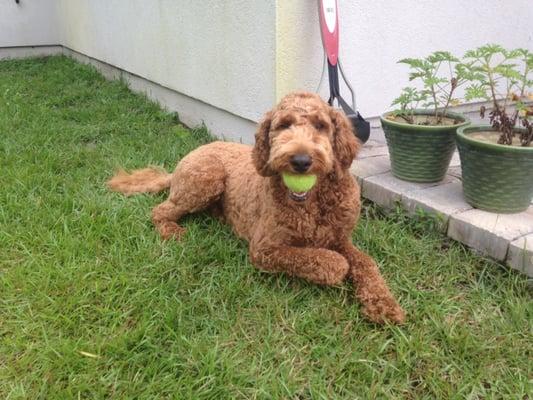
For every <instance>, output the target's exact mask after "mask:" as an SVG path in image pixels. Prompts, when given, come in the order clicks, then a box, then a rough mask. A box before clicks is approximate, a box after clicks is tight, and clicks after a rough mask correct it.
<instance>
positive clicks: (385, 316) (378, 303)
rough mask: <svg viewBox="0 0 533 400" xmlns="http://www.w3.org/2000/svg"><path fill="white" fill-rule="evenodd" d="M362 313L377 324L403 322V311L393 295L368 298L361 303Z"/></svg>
mask: <svg viewBox="0 0 533 400" xmlns="http://www.w3.org/2000/svg"><path fill="white" fill-rule="evenodd" d="M362 311H363V314H364V315H365V316H366V317H367V318H369V319H370V320H372V321H373V322H376V323H378V324H384V323H386V322H392V323H395V324H402V323H403V322H405V311H404V310H403V309H402V308H401V307H400V305H399V304H398V303H397V302H396V300H394V298H393V297H389V296H385V297H375V298H371V299H368V300H367V301H366V302H365V304H364V305H363V310H362Z"/></svg>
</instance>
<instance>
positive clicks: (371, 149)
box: [357, 140, 389, 159]
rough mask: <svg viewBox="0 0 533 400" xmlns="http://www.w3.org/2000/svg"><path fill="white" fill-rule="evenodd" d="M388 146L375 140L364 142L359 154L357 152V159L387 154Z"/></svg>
mask: <svg viewBox="0 0 533 400" xmlns="http://www.w3.org/2000/svg"><path fill="white" fill-rule="evenodd" d="M388 155H389V148H388V147H387V145H384V144H383V143H380V142H377V141H375V140H369V141H368V142H366V143H365V145H364V146H363V147H361V150H360V151H359V154H357V158H358V159H363V158H368V157H376V156H388Z"/></svg>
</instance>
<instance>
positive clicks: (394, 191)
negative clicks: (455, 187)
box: [362, 171, 451, 208]
mask: <svg viewBox="0 0 533 400" xmlns="http://www.w3.org/2000/svg"><path fill="white" fill-rule="evenodd" d="M450 179H451V177H446V178H445V179H444V181H443V182H436V183H417V182H407V181H402V180H401V179H398V178H395V177H394V176H393V175H392V173H391V172H390V171H389V172H386V173H383V174H379V175H374V176H370V177H367V178H366V179H364V181H363V189H362V193H363V196H364V197H365V198H367V199H369V200H371V201H373V202H374V203H377V204H378V205H380V206H381V207H385V208H393V207H394V206H395V203H396V202H399V201H401V199H402V196H403V195H406V194H407V193H410V192H413V191H417V190H421V189H425V188H429V187H432V186H437V185H439V184H442V183H447V182H450Z"/></svg>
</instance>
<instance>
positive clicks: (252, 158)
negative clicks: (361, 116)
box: [108, 93, 404, 323]
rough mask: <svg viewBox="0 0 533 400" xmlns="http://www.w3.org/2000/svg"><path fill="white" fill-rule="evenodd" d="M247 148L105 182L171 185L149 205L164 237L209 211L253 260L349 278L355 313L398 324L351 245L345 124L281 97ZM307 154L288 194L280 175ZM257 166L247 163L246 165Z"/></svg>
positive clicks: (199, 152)
mask: <svg viewBox="0 0 533 400" xmlns="http://www.w3.org/2000/svg"><path fill="white" fill-rule="evenodd" d="M255 140H256V143H255V146H254V147H253V148H252V147H250V146H246V145H242V144H236V143H225V142H214V143H210V144H207V145H205V146H201V147H199V148H198V149H196V150H194V151H192V152H191V153H189V154H188V155H187V156H186V157H185V158H183V159H182V160H181V161H180V162H179V164H178V166H177V167H176V169H175V171H174V173H173V174H167V173H166V172H163V171H157V170H155V169H142V170H138V171H134V172H133V173H132V174H130V175H127V174H125V173H124V172H121V173H119V174H118V175H116V176H115V177H113V178H112V179H111V180H110V181H109V182H108V185H109V187H110V188H111V189H112V190H115V191H119V192H122V193H125V194H133V193H143V192H156V191H159V190H163V189H164V188H166V187H170V194H169V197H168V199H167V200H166V201H164V202H163V203H161V204H160V205H158V206H157V207H155V208H154V209H153V211H152V220H153V223H154V225H155V227H156V229H157V230H158V231H159V233H160V235H161V236H162V237H163V238H164V239H169V238H176V239H179V238H180V237H181V236H182V235H183V233H184V232H185V228H183V227H181V226H180V225H178V221H179V219H180V218H181V217H183V216H184V215H186V214H189V213H193V212H196V211H200V210H204V209H212V210H216V211H217V212H218V213H221V214H222V216H223V217H224V219H225V220H226V221H227V222H228V223H229V224H230V225H231V226H232V227H233V229H234V231H235V233H236V234H237V235H238V236H240V237H241V238H244V239H245V240H247V241H248V242H249V244H250V257H251V260H252V263H253V264H254V265H255V266H256V267H257V268H260V269H262V270H265V271H270V272H284V273H286V274H289V275H292V276H297V277H301V278H304V279H308V280H309V281H312V282H315V283H318V284H323V285H336V284H339V283H340V282H342V281H343V280H345V279H347V278H351V279H352V280H353V282H354V284H355V293H356V296H357V298H358V299H359V301H360V302H361V304H362V307H363V313H364V314H365V315H366V316H367V317H368V318H370V319H371V320H373V321H375V322H380V323H382V322H386V321H390V322H395V323H401V322H403V321H404V312H403V310H402V309H401V308H400V306H399V305H398V304H397V302H396V301H395V299H394V298H393V296H392V294H391V292H390V291H389V289H388V287H387V285H386V283H385V281H384V280H383V278H382V277H381V275H380V273H379V270H378V267H377V265H376V263H375V262H374V260H373V259H372V258H371V257H370V256H368V255H367V254H365V253H364V252H362V251H360V250H359V249H357V248H356V247H355V246H354V245H353V244H352V242H351V233H352V230H353V228H354V226H355V224H356V222H357V220H358V218H359V211H360V193H359V187H358V185H357V183H356V181H355V180H354V178H353V177H352V176H351V174H350V173H349V171H348V168H349V167H350V164H351V163H352V161H353V159H354V158H355V156H356V154H357V151H358V149H359V146H360V144H359V142H358V141H357V139H356V138H355V136H354V135H353V132H352V127H351V124H350V122H349V121H348V120H347V118H346V117H345V116H344V114H342V113H341V112H339V111H337V110H335V109H333V108H331V107H329V106H328V105H327V104H326V103H324V102H323V101H322V100H321V99H320V97H318V96H317V95H315V94H310V93H294V94H290V95H288V96H286V97H285V98H283V99H282V100H281V102H280V103H279V104H278V105H277V106H276V107H275V108H274V109H273V110H272V111H269V112H267V113H266V115H265V117H264V118H263V120H262V121H261V122H260V124H259V126H258V129H257V132H256V135H255ZM296 154H306V155H308V156H309V157H310V158H311V161H312V163H311V166H310V169H309V171H308V172H309V173H313V174H316V175H317V176H318V181H317V184H316V185H315V187H314V188H313V189H311V190H310V192H309V193H308V197H307V198H306V200H305V201H295V200H294V199H293V198H292V197H291V196H290V195H289V191H288V189H287V188H286V187H285V186H284V184H283V183H282V179H281V173H282V172H292V173H294V172H295V171H294V170H293V167H292V165H291V157H292V156H294V155H296ZM254 167H255V168H254Z"/></svg>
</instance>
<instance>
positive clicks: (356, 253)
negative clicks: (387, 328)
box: [336, 241, 405, 323]
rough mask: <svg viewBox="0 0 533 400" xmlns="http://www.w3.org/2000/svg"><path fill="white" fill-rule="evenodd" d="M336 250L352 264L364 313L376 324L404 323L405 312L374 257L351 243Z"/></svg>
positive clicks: (356, 290)
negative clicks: (388, 322) (387, 322)
mask: <svg viewBox="0 0 533 400" xmlns="http://www.w3.org/2000/svg"><path fill="white" fill-rule="evenodd" d="M336 250H337V251H338V252H339V253H340V254H342V255H343V256H344V257H345V258H346V259H347V260H348V263H349V264H350V277H351V278H352V279H353V281H354V285H355V293H356V296H357V298H358V299H359V301H360V302H361V303H362V306H363V313H364V314H365V315H366V316H367V317H368V318H370V319H371V320H372V321H374V322H378V323H384V322H386V321H390V322H395V323H402V322H403V321H404V320H405V312H404V311H403V310H402V308H401V307H400V306H399V304H398V303H397V302H396V300H395V299H394V297H393V295H392V294H391V292H390V290H389V288H388V286H387V284H386V282H385V280H384V279H383V277H382V276H381V274H380V272H379V269H378V266H377V264H376V262H375V261H374V260H373V259H372V257H370V256H369V255H368V254H366V253H364V252H362V251H361V250H359V249H357V248H356V247H355V246H354V245H353V244H352V243H351V242H349V241H346V242H344V243H341V244H340V245H339V246H338V248H336Z"/></svg>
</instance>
